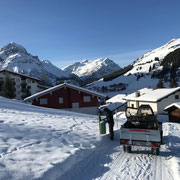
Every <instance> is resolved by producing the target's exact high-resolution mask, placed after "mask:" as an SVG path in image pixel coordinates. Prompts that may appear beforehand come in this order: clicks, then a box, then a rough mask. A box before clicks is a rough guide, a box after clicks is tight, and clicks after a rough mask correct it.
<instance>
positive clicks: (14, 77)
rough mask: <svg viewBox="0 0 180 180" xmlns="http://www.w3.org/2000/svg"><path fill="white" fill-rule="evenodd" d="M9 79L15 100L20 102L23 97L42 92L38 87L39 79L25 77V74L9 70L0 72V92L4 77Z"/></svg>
mask: <svg viewBox="0 0 180 180" xmlns="http://www.w3.org/2000/svg"><path fill="white" fill-rule="evenodd" d="M7 76H8V77H9V79H10V81H11V84H12V86H13V87H14V89H15V99H18V100H22V99H24V98H25V97H27V96H29V95H32V94H35V93H37V92H40V91H41V90H43V87H42V86H39V82H40V79H38V78H34V77H31V76H27V75H25V74H20V73H15V72H12V71H9V70H1V71H0V92H1V91H2V86H3V83H4V81H5V78H6V77H7Z"/></svg>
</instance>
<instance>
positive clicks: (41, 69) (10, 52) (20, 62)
mask: <svg viewBox="0 0 180 180" xmlns="http://www.w3.org/2000/svg"><path fill="white" fill-rule="evenodd" d="M0 69H8V70H10V71H13V72H17V73H22V74H26V75H30V76H33V77H36V78H39V79H43V78H46V79H48V81H49V82H50V83H52V84H53V83H54V82H55V80H56V79H57V78H70V77H71V75H70V74H69V73H67V72H64V71H62V70H61V69H59V68H57V67H56V66H54V65H53V64H52V63H50V62H49V61H40V60H39V58H38V56H32V55H31V54H29V53H28V52H27V51H26V49H25V48H24V47H22V46H21V45H18V44H16V43H14V42H12V43H9V44H7V45H6V46H4V47H3V48H2V49H1V50H0Z"/></svg>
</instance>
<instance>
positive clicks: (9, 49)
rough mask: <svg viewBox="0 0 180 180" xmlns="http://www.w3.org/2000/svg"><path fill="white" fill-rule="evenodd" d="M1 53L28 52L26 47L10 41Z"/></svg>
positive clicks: (7, 54)
mask: <svg viewBox="0 0 180 180" xmlns="http://www.w3.org/2000/svg"><path fill="white" fill-rule="evenodd" d="M0 53H1V54H4V55H6V56H9V55H13V54H17V53H20V54H22V53H23V54H28V53H27V51H26V49H25V48H24V47H22V46H21V45H19V44H16V43H14V42H10V43H9V44H7V45H6V46H4V47H3V48H2V49H1V50H0Z"/></svg>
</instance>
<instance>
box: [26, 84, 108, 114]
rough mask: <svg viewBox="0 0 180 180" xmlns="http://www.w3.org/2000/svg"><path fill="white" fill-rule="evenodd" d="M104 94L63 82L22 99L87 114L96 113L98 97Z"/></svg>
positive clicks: (34, 103)
mask: <svg viewBox="0 0 180 180" xmlns="http://www.w3.org/2000/svg"><path fill="white" fill-rule="evenodd" d="M105 97H106V96H105V95H103V94H100V93H97V92H95V91H90V90H88V89H85V88H82V87H78V86H75V85H72V84H68V83H63V84H60V85H57V86H54V87H52V88H49V89H47V90H44V91H42V92H40V93H37V94H34V95H32V96H30V97H27V98H25V99H24V102H31V103H32V104H33V105H36V106H42V107H47V108H55V109H64V110H69V111H75V112H80V113H87V114H97V113H98V106H99V101H98V100H99V98H105Z"/></svg>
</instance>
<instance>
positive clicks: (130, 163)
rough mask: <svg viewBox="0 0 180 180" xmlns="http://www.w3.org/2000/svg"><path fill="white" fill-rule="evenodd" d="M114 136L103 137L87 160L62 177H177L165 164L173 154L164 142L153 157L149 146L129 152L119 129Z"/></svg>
mask: <svg viewBox="0 0 180 180" xmlns="http://www.w3.org/2000/svg"><path fill="white" fill-rule="evenodd" d="M115 137H116V139H115V140H114V141H110V140H109V139H108V138H107V136H104V137H103V140H102V142H101V144H100V145H99V146H98V147H97V149H96V150H95V151H94V152H92V153H91V155H89V156H88V157H87V158H86V160H85V161H84V160H83V162H79V163H77V164H75V165H74V166H73V167H72V168H71V170H70V171H67V172H66V173H65V174H63V176H62V177H61V178H60V179H67V180H68V179H69V180H71V179H73V180H74V179H76V180H84V179H86V180H91V179H98V180H111V179H114V180H115V179H116V180H118V179H119V180H120V179H122V180H126V179H127V180H131V179H132V180H134V179H137V180H139V179H142V180H144V179H147V180H148V179H149V180H151V179H153V180H161V179H163V180H166V179H167V180H169V179H171V180H172V179H177V177H178V176H174V175H173V171H172V170H171V169H169V166H168V165H167V164H166V161H169V160H170V159H171V158H172V155H171V153H168V151H167V149H166V148H165V147H164V146H165V145H163V147H164V148H163V149H164V150H163V151H162V152H161V155H160V156H158V157H156V156H153V155H152V154H151V152H150V150H149V149H148V148H134V150H133V153H131V154H127V153H124V152H123V149H122V147H121V146H120V145H119V138H118V137H119V132H118V131H116V132H115Z"/></svg>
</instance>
